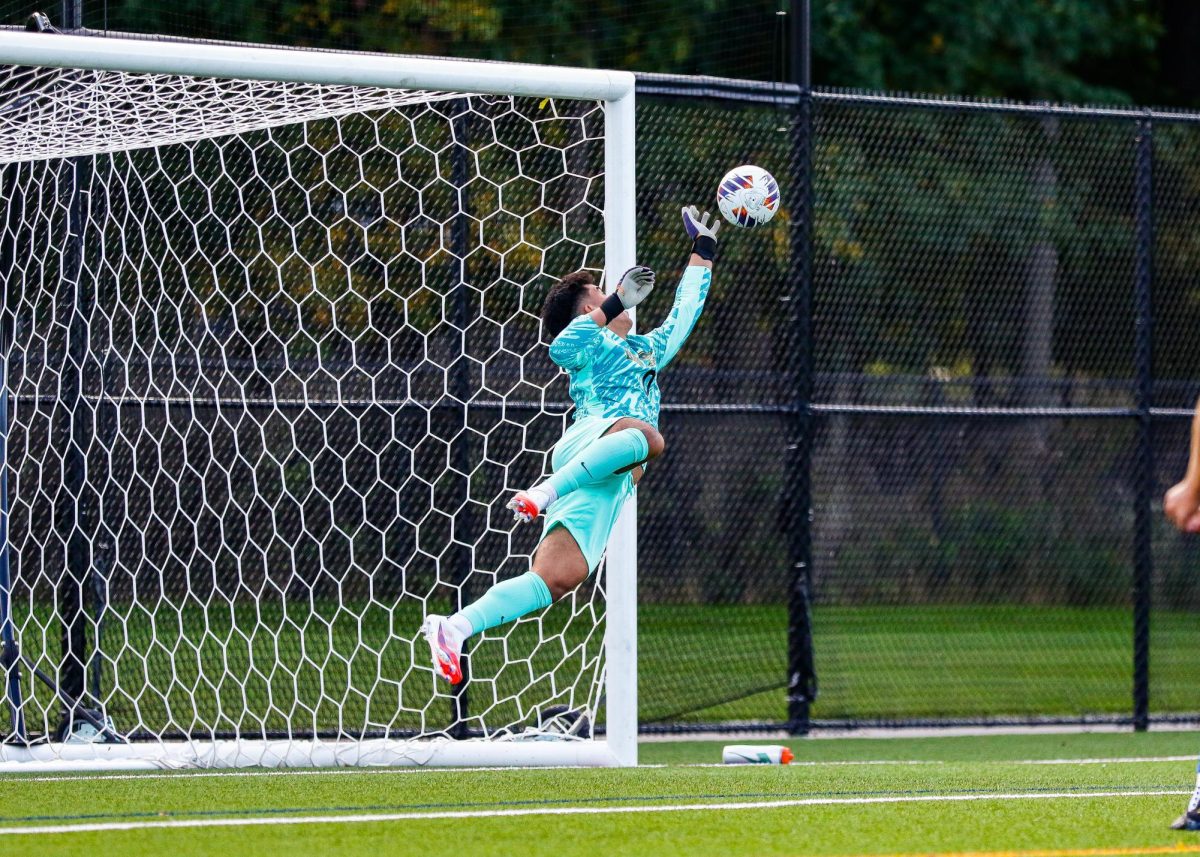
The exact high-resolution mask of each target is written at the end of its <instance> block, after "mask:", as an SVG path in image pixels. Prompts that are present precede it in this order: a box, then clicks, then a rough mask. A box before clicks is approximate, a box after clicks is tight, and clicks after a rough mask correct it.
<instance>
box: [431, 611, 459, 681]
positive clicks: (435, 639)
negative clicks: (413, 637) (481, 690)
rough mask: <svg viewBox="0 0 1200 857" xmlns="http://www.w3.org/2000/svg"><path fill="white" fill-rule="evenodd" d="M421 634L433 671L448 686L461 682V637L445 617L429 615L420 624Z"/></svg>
mask: <svg viewBox="0 0 1200 857" xmlns="http://www.w3.org/2000/svg"><path fill="white" fill-rule="evenodd" d="M421 633H422V634H424V635H425V640H426V642H428V643H429V651H430V654H431V655H432V656H433V671H434V672H435V673H437V674H438V675H439V676H441V677H442V678H444V679H445V680H446V681H448V682H450V684H458V683H460V682H461V681H462V680H463V674H462V663H461V661H462V646H463V636H462V634H461V633H460V632H459V631H458V629H457V628H455V627H454V626H453V625H452V624H450V620H449V619H447V618H446V617H445V616H438V615H436V614H430V615H429V616H426V617H425V621H424V622H423V623H422V624H421Z"/></svg>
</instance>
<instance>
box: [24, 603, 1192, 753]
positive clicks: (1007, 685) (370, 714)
mask: <svg viewBox="0 0 1200 857" xmlns="http://www.w3.org/2000/svg"><path fill="white" fill-rule="evenodd" d="M435 606H436V605H435ZM448 606H449V605H444V606H443V608H442V609H445V608H446V607H448ZM111 609H112V610H113V611H114V613H115V614H118V615H123V616H124V618H125V621H127V622H128V623H130V626H129V627H128V630H127V637H128V639H130V640H131V641H133V642H137V641H139V640H140V641H142V642H143V643H144V645H145V646H146V647H147V648H146V649H145V650H144V652H142V653H135V652H134V651H132V650H130V649H126V650H125V651H124V652H123V654H121V655H118V656H117V657H116V658H114V659H113V660H111V661H105V673H104V675H103V679H102V686H104V687H117V688H127V687H131V686H138V685H136V684H134V683H133V682H130V681H128V680H126V681H122V680H121V678H120V676H117V675H114V671H116V672H121V671H126V670H143V669H144V670H147V671H149V672H150V673H152V674H153V678H154V680H153V681H151V682H150V683H149V685H150V686H153V687H167V688H170V690H169V691H168V693H167V694H165V695H152V694H144V695H142V696H141V697H138V698H132V697H126V696H121V695H117V696H116V697H114V698H113V699H112V700H111V701H110V705H109V708H108V711H109V713H110V714H111V715H112V716H113V718H114V720H115V723H116V725H117V727H118V729H119V728H121V726H122V725H123V723H128V722H131V721H134V720H135V719H136V718H135V715H134V711H133V708H134V706H135V705H136V706H139V707H140V709H139V710H140V714H141V716H142V719H143V722H148V715H149V714H151V713H153V714H154V715H155V721H154V722H168V720H169V719H170V718H168V717H167V714H168V711H169V712H170V713H171V714H172V715H173V716H174V719H175V720H178V719H179V718H180V717H181V716H183V713H184V712H186V711H187V710H188V709H189V708H190V707H191V706H193V705H195V706H197V707H200V708H201V709H206V708H209V707H211V708H213V709H214V710H225V711H240V710H244V706H240V705H236V704H230V703H233V702H235V700H236V698H238V697H240V696H241V695H243V694H250V695H259V696H262V697H266V696H268V695H269V696H270V698H271V700H272V705H271V706H270V712H271V715H270V716H269V717H268V718H266V719H264V720H262V721H255V722H250V721H246V720H243V721H234V720H224V721H221V722H219V726H220V727H221V728H223V729H224V730H229V731H233V730H234V729H236V728H239V727H240V728H241V729H243V730H247V729H248V730H251V731H253V730H256V729H263V730H266V731H268V732H272V731H276V730H282V729H284V728H286V726H287V724H288V723H289V722H290V723H292V725H293V727H295V726H296V724H298V723H299V724H303V723H307V724H309V725H310V727H312V728H315V729H317V730H318V731H326V732H334V731H336V730H337V729H338V728H339V726H340V725H341V724H351V723H364V722H366V723H372V724H376V726H377V728H379V729H380V730H381V731H382V730H384V729H387V728H391V729H392V730H393V731H396V730H404V729H406V728H407V729H416V728H422V727H424V728H433V729H435V730H436V729H441V728H446V727H447V726H449V725H450V724H451V723H452V722H453V719H454V714H455V708H454V703H453V702H452V700H451V697H450V696H449V694H448V693H445V688H444V687H441V686H439V691H440V692H442V693H443V696H444V700H443V702H442V703H441V704H440V705H439V706H438V707H437V708H436V709H435V710H434V712H433V715H434V716H437V715H441V716H443V717H444V718H445V720H444V721H442V722H440V723H439V722H434V721H429V722H426V723H421V722H420V721H419V720H417V719H413V718H412V717H411V712H406V710H405V706H404V705H403V688H402V685H403V679H404V678H405V676H406V675H407V674H408V673H409V671H410V670H411V669H412V666H413V654H412V653H413V652H414V651H416V652H417V655H418V656H423V655H424V652H423V649H421V648H416V649H414V647H413V646H411V645H410V644H409V643H410V641H411V640H412V639H413V637H414V635H415V633H416V628H417V627H418V626H419V624H420V621H421V615H420V610H419V609H417V606H416V605H408V604H405V603H403V602H401V603H400V604H398V605H396V606H395V607H394V608H393V609H384V608H383V607H382V606H381V605H380V604H379V603H377V602H373V603H369V604H368V603H363V604H357V605H356V604H345V603H342V604H335V603H333V602H329V603H325V604H323V605H322V603H320V602H315V603H314V604H313V605H312V606H311V607H310V606H308V605H306V609H305V612H304V613H303V619H304V624H299V623H297V622H292V621H290V620H289V617H288V614H287V612H286V609H285V608H283V607H280V606H278V605H271V604H266V603H262V604H258V605H239V606H238V608H237V609H239V610H243V611H253V612H254V613H255V619H256V621H255V622H254V623H247V622H246V621H241V622H235V621H233V620H232V617H231V616H230V615H229V608H228V605H226V606H225V607H223V608H221V609H215V608H210V609H208V610H203V609H201V608H199V607H196V606H193V607H190V608H188V609H185V610H183V611H181V612H179V613H178V614H176V613H175V611H172V616H171V619H170V621H169V622H168V621H164V620H163V619H162V617H159V620H158V621H151V620H149V619H148V618H147V617H146V616H145V615H142V616H140V617H139V616H138V615H137V614H136V613H135V612H133V611H126V612H124V613H122V611H121V608H120V607H119V606H118V605H114V606H113V607H112V608H111ZM47 618H48V617H47ZM241 618H242V619H243V620H245V619H248V618H249V617H241ZM639 618H640V635H639V636H640V640H639V646H640V649H641V653H642V657H643V658H644V663H645V664H646V668H645V669H644V670H642V673H641V681H640V688H639V698H640V708H641V719H642V721H643V723H649V724H655V723H658V722H666V723H670V722H681V723H689V722H691V723H698V722H728V721H758V722H765V723H772V722H778V721H779V720H780V719H781V712H782V711H783V710H785V700H784V689H783V688H782V686H781V683H780V680H779V675H780V673H781V670H782V665H781V664H780V663H776V662H774V661H762V660H760V659H757V658H754V657H748V656H747V654H746V653H747V652H750V653H753V652H761V651H770V650H772V649H773V648H774V649H778V650H782V644H781V643H780V640H782V638H783V635H784V634H785V629H786V621H787V616H786V610H785V609H784V608H782V607H776V606H747V605H719V606H711V605H710V606H698V605H682V606H680V605H675V606H673V605H660V604H643V605H641V607H640V609H639ZM106 621H108V622H110V623H113V622H116V621H118V619H117V617H116V616H114V617H111V618H109V619H108V620H106ZM814 621H815V623H816V631H817V640H818V647H817V663H818V668H819V670H820V675H821V677H822V681H823V685H822V689H821V695H820V697H819V698H818V701H817V704H816V705H815V706H814V711H813V715H814V717H816V718H817V719H820V720H871V719H884V720H899V719H922V718H958V719H984V718H989V717H990V718H1005V717H1012V718H1037V717H1054V716H1061V717H1068V716H1078V715H1079V714H1080V713H1081V712H1083V713H1086V714H1096V715H1123V714H1125V713H1127V712H1128V710H1129V693H1130V689H1129V687H1128V686H1127V685H1126V684H1125V683H1123V682H1120V681H1114V680H1113V677H1114V676H1118V677H1119V676H1121V674H1122V670H1123V669H1124V668H1126V666H1127V659H1128V652H1129V639H1130V635H1131V634H1132V622H1131V619H1130V616H1129V613H1128V611H1126V610H1120V609H1116V608H1067V607H1029V606H1009V607H1006V606H998V607H981V606H969V607H962V606H936V607H931V606H926V607H825V608H819V609H817V610H816V611H815V613H814ZM139 623H140V625H139ZM237 627H257V628H259V629H264V628H276V629H285V631H284V632H283V633H276V634H275V635H269V634H266V633H260V634H259V635H258V636H256V637H252V638H245V637H241V636H239V635H238V633H237V632H236V630H235V629H236V628H237ZM595 633H597V630H596V628H595V626H594V625H592V624H591V623H584V622H578V621H570V616H569V611H567V610H563V609H558V608H554V609H551V610H549V611H547V612H546V613H545V614H544V615H542V616H541V617H537V618H534V619H531V620H526V621H522V622H519V623H517V624H516V625H515V626H513V627H512V628H510V629H501V630H500V632H499V633H493V634H489V635H487V636H485V638H484V639H483V641H482V642H480V643H477V644H476V645H475V646H474V647H473V649H472V655H471V658H472V666H473V669H474V670H475V674H476V675H477V676H479V678H478V679H477V681H481V682H483V685H477V686H476V687H475V691H476V699H477V700H483V699H499V700H504V702H503V703H501V705H500V706H498V707H496V708H493V709H492V710H487V709H486V707H484V708H483V709H481V711H480V712H475V713H482V714H483V716H484V719H485V720H487V719H492V718H497V719H499V720H500V722H509V720H510V719H511V720H521V719H525V720H527V721H529V722H531V723H532V721H533V720H534V719H536V713H535V712H522V711H519V710H517V709H516V707H515V706H516V702H515V699H516V695H517V694H518V692H519V691H520V690H521V689H522V688H525V687H527V686H528V684H529V682H530V681H531V680H536V681H539V682H543V683H545V684H546V687H545V688H542V690H544V691H545V693H544V694H543V695H544V696H545V697H546V698H551V699H552V698H554V693H553V688H552V687H551V685H552V684H553V682H554V681H555V680H556V677H557V676H558V673H559V672H560V671H564V672H566V671H569V670H578V669H579V667H580V664H579V663H576V660H575V659H576V658H577V657H578V653H579V652H580V651H582V646H583V645H584V643H585V642H586V640H587V638H588V636H589V635H591V634H595ZM1153 633H1154V643H1155V651H1156V652H1157V653H1158V654H1159V655H1160V657H1158V658H1157V659H1156V661H1155V664H1154V667H1155V670H1154V675H1155V678H1156V684H1155V691H1156V696H1155V702H1156V706H1157V707H1158V710H1162V711H1175V712H1188V711H1192V710H1194V709H1195V708H1196V707H1197V703H1196V701H1195V699H1194V698H1192V695H1191V694H1190V693H1189V692H1188V686H1189V685H1188V676H1189V674H1190V673H1189V670H1190V661H1189V659H1188V658H1187V657H1185V653H1186V652H1188V651H1192V650H1193V648H1194V646H1195V645H1197V644H1198V643H1200V630H1198V629H1197V628H1196V627H1195V622H1194V617H1192V616H1191V615H1190V614H1187V613H1185V612H1182V611H1175V612H1170V611H1162V612H1160V613H1158V614H1156V617H1155V625H1154V631H1153ZM188 641H192V642H188ZM195 641H199V644H198V645H197V644H196V643H195ZM539 641H541V645H539ZM546 641H553V643H552V644H551V645H547V644H546ZM218 662H219V663H221V664H222V666H223V669H222V670H221V671H220V674H221V675H223V676H225V677H226V680H225V681H224V682H223V683H222V684H221V685H219V686H214V685H211V684H206V683H204V682H203V681H202V680H201V678H200V675H201V670H200V669H199V666H200V664H202V663H207V664H208V666H210V667H211V666H212V665H213V664H214V663H218ZM272 663H278V666H277V667H276V668H275V669H273V670H272V669H270V668H268V667H267V666H265V665H267V664H272ZM981 665H986V669H982V668H981ZM210 672H211V670H210ZM376 676H379V678H380V680H379V681H376ZM534 676H537V677H539V678H536V679H533V678H532V677H534ZM234 677H239V678H237V680H235V678H234ZM714 677H715V678H716V679H717V680H716V681H714V680H713V679H714ZM139 684H140V683H139ZM316 685H321V686H322V687H323V688H324V689H325V692H324V693H323V694H320V695H318V696H319V698H320V699H321V700H322V702H321V706H320V707H318V708H315V709H308V708H305V706H304V703H303V700H304V699H305V698H306V697H308V696H312V695H311V694H306V693H304V688H306V687H312V686H316ZM730 686H733V687H749V688H755V687H757V688H760V690H758V692H750V693H748V694H745V695H742V696H739V697H738V698H735V699H722V698H721V697H720V690H721V688H722V687H730ZM335 688H342V692H340V693H335V692H333V689H335ZM428 691H429V689H428V688H425V689H424V692H428ZM470 692H471V690H470V689H469V690H468V693H470ZM682 701H690V702H692V703H693V704H692V705H690V706H689V705H686V704H683V705H681V702H682ZM335 702H336V703H337V704H336V705H335ZM706 703H707V704H706ZM156 707H157V710H153V709H155V708H156ZM397 711H400V712H401V713H400V715H399V717H398V718H397V715H396V712H397ZM406 714H409V715H410V716H409V719H405V715H406ZM469 725H472V726H475V727H476V728H478V727H479V726H481V725H482V723H481V722H478V721H476V722H473V723H471V724H469Z"/></svg>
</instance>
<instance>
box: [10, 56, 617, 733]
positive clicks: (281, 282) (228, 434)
mask: <svg viewBox="0 0 1200 857" xmlns="http://www.w3.org/2000/svg"><path fill="white" fill-rule="evenodd" d="M0 101H2V102H3V105H4V106H2V107H0V160H9V161H12V163H10V164H9V165H8V166H6V167H5V168H4V171H3V199H4V204H5V221H4V234H3V253H4V257H3V262H4V264H3V266H2V270H3V274H2V275H3V277H4V285H5V295H6V303H5V314H4V317H3V322H4V335H5V338H6V343H7V345H8V347H7V349H6V351H7V354H8V363H7V391H8V397H9V398H8V404H9V426H8V466H9V470H8V474H9V484H8V495H9V503H10V509H11V519H10V541H11V573H12V601H13V616H14V623H15V626H16V633H17V637H18V640H19V644H20V650H21V652H22V654H23V655H24V656H27V657H28V658H30V659H31V660H32V661H33V662H35V663H36V665H37V666H39V667H40V668H41V669H42V670H44V671H45V672H46V673H47V674H48V675H50V676H53V677H56V678H57V679H58V680H59V681H60V682H61V683H62V686H63V689H64V690H65V691H68V692H71V693H82V694H83V695H84V701H85V705H86V707H88V708H91V709H94V710H96V711H98V712H100V713H101V714H102V716H104V717H107V718H111V720H112V723H113V725H114V728H115V730H116V731H117V732H119V733H121V734H122V735H128V736H132V737H133V738H148V739H151V740H154V739H170V738H186V739H189V740H196V741H200V740H209V739H213V738H243V739H245V738H253V739H265V738H281V737H282V738H295V739H300V738H305V737H310V736H318V737H330V736H337V737H345V738H358V737H362V736H366V737H379V736H382V737H404V736H410V735H417V736H428V735H433V734H442V733H446V732H447V731H453V732H454V733H455V734H461V733H460V732H459V730H464V729H465V730H467V731H469V732H473V733H475V734H485V735H495V734H505V733H507V732H516V731H520V730H521V729H523V728H524V727H526V726H529V725H536V724H537V723H538V721H539V719H540V718H542V717H543V716H544V714H545V712H546V710H547V709H549V708H551V707H554V706H565V707H567V708H568V709H571V710H577V711H583V712H585V713H586V714H587V716H588V717H589V718H591V719H592V721H593V722H594V719H595V713H596V709H597V704H598V695H599V693H600V673H601V661H602V658H601V648H602V646H601V643H602V636H603V634H602V624H603V623H602V618H603V596H602V593H601V592H600V588H599V587H598V586H594V585H591V584H589V585H587V586H585V587H584V588H583V589H581V590H580V591H579V592H578V593H576V594H575V595H574V596H572V597H571V598H569V599H568V600H567V601H566V602H564V603H562V604H559V605H556V606H555V607H554V608H552V609H551V610H549V611H548V612H547V613H546V614H544V615H543V616H541V617H537V618H533V619H530V620H526V621H522V622H519V623H517V624H516V625H510V626H506V627H503V628H500V629H497V630H496V631H495V632H493V633H489V634H488V635H486V636H485V637H484V638H483V639H482V640H481V641H480V642H479V643H478V644H477V645H476V646H475V647H474V649H473V650H472V654H471V663H470V682H469V685H468V689H467V691H466V695H465V697H463V698H457V699H456V698H453V697H452V696H451V695H450V694H449V693H447V692H446V691H445V690H444V689H443V687H442V686H438V685H436V684H435V680H434V678H433V675H432V673H431V671H430V669H429V666H428V650H427V647H426V645H425V643H424V641H423V640H422V639H421V638H420V637H419V636H418V634H417V628H418V627H419V625H420V622H421V618H422V616H423V615H424V613H426V612H445V611H447V610H451V609H454V608H456V607H458V606H459V604H460V603H465V602H466V601H470V600H472V599H473V598H474V597H477V596H478V595H479V594H480V593H481V592H482V591H483V590H484V589H486V588H487V586H489V585H490V584H491V583H492V582H494V581H495V580H496V579H497V578H505V577H510V576H513V575H515V574H518V573H520V572H522V571H524V570H525V569H526V568H527V567H528V554H529V551H530V549H531V547H532V544H533V540H534V537H535V533H534V532H532V531H531V530H530V529H528V528H525V529H520V530H516V529H514V528H513V525H512V523H511V519H510V517H509V515H508V513H507V512H505V511H504V510H503V508H502V499H503V497H504V495H505V493H506V492H508V491H510V490H513V489H515V488H518V487H524V486H525V485H527V484H529V483H530V482H531V481H532V480H533V479H535V478H536V477H537V476H538V475H539V474H540V473H541V471H542V469H543V467H544V466H545V464H546V451H547V450H548V449H549V448H550V446H551V445H552V444H553V443H554V441H555V440H556V439H557V437H558V436H559V434H560V433H561V431H562V430H563V427H564V420H565V418H566V417H565V411H566V408H565V407H564V403H565V402H566V390H565V387H564V385H563V381H562V379H561V378H560V377H559V376H558V373H557V372H556V371H555V370H554V368H553V366H552V365H551V364H550V362H549V360H548V359H547V357H546V356H545V349H544V345H542V344H541V343H540V342H539V325H538V318H537V315H538V311H539V309H540V305H541V301H542V298H543V296H544V294H545V291H546V289H547V287H548V286H549V285H550V284H551V283H552V282H553V281H554V280H555V279H557V278H558V277H560V276H562V275H563V274H565V273H567V272H569V271H572V270H575V269H577V268H580V267H588V268H593V269H599V268H600V267H601V266H602V263H603V258H602V255H603V248H604V245H603V236H604V230H603V216H602V215H603V210H602V209H603V187H602V170H603V164H604V141H603V110H602V108H601V105H599V104H597V103H594V102H577V101H564V100H559V101H549V100H538V99H520V98H505V97H480V96H472V97H464V96H454V97H450V96H446V95H444V94H433V95H431V94H429V93H411V92H409V93H404V92H391V91H386V90H372V91H358V90H354V89H353V88H349V87H346V88H334V87H303V86H293V85H287V84H257V83H245V82H231V81H201V80H189V79H181V78H174V79H171V78H165V77H161V76H144V75H123V74H115V73H98V72H57V71H37V72H33V71H30V70H28V69H19V70H12V71H11V73H10V74H9V76H8V78H7V80H4V81H0ZM64 154H70V155H72V157H70V158H63V157H62V155H64ZM28 666H29V665H28V664H26V665H24V666H23V667H22V682H21V691H22V695H23V697H24V700H23V702H24V707H23V711H24V716H25V718H26V721H27V727H28V730H29V732H30V733H31V734H33V733H46V734H53V733H54V732H55V730H56V729H58V728H59V726H60V722H61V720H62V708H63V705H62V702H61V700H60V699H59V698H57V697H56V696H55V694H54V693H53V692H52V691H51V690H50V688H49V687H48V686H47V685H46V683H44V682H42V681H38V680H35V679H33V678H31V676H30V670H29V668H28ZM78 723H79V721H78V718H76V725H78ZM85 731H86V730H85Z"/></svg>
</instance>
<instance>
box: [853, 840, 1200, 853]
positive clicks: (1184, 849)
mask: <svg viewBox="0 0 1200 857" xmlns="http://www.w3.org/2000/svg"><path fill="white" fill-rule="evenodd" d="M1197 852H1200V844H1197V845H1189V844H1187V843H1185V842H1180V843H1178V844H1176V845H1147V846H1145V847H1143V848H1073V849H1055V850H1051V851H930V852H927V853H923V854H873V855H865V854H864V855H862V857H1134V855H1139V854H1195V853H1197Z"/></svg>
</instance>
